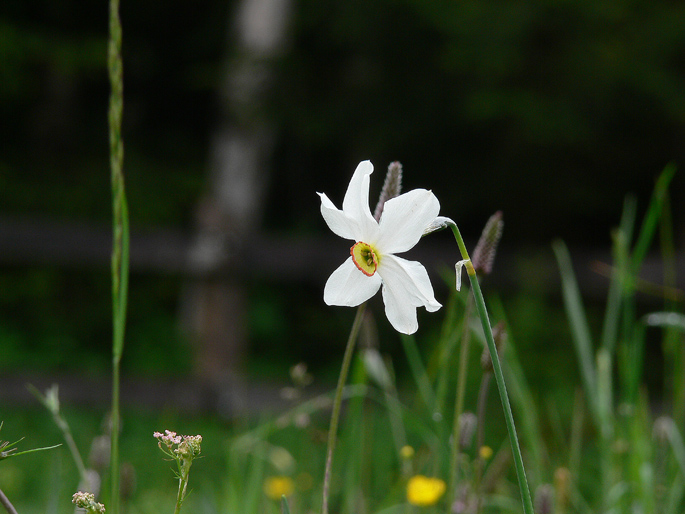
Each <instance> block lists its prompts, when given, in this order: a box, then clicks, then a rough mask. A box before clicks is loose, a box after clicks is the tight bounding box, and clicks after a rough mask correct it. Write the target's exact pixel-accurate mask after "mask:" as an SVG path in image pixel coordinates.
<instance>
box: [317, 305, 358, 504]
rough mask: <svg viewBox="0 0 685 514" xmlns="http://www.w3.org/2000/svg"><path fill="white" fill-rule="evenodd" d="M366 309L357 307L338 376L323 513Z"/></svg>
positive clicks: (330, 433)
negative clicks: (351, 368) (356, 346)
mask: <svg viewBox="0 0 685 514" xmlns="http://www.w3.org/2000/svg"><path fill="white" fill-rule="evenodd" d="M365 310H366V303H362V304H361V305H360V306H359V307H358V308H357V315H356V316H355V318H354V322H353V323H352V330H350V336H349V337H348V339H347V346H346V347H345V355H344V356H343V362H342V367H341V368H340V376H339V377H338V386H337V387H336V389H335V398H334V399H333V412H332V413H331V425H330V428H329V429H328V448H327V451H326V469H325V471H324V478H323V501H322V505H321V513H322V514H328V494H329V489H330V485H331V467H332V465H333V451H334V450H335V443H336V440H337V436H338V421H339V419H340V406H341V404H342V396H343V388H344V387H345V382H347V374H348V372H349V370H350V363H351V362H352V355H353V354H354V344H355V342H356V340H357V336H358V335H359V329H360V328H361V325H362V320H363V319H364V311H365Z"/></svg>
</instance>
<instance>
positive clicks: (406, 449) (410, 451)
mask: <svg viewBox="0 0 685 514" xmlns="http://www.w3.org/2000/svg"><path fill="white" fill-rule="evenodd" d="M400 456H401V457H402V458H403V459H405V460H409V459H411V458H412V457H413V456H414V448H412V447H411V446H409V445H406V446H403V447H402V449H401V450H400Z"/></svg>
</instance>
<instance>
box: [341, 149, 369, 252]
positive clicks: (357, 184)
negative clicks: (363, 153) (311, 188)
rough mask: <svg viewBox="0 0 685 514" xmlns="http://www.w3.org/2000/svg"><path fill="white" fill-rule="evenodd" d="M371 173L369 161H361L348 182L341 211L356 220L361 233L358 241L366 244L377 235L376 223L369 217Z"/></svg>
mask: <svg viewBox="0 0 685 514" xmlns="http://www.w3.org/2000/svg"><path fill="white" fill-rule="evenodd" d="M371 173H373V164H371V161H362V162H360V163H359V164H358V165H357V169H356V170H354V175H352V179H351V180H350V184H349V185H348V186H347V191H346V192H345V198H344V199H343V206H342V210H343V212H344V213H345V215H347V216H348V217H350V218H351V219H353V220H356V221H357V223H359V226H360V227H361V230H362V233H361V234H360V235H359V240H360V241H364V242H367V243H370V242H373V241H370V240H371V239H373V240H374V241H375V239H376V237H377V234H378V223H377V222H376V220H375V219H374V218H373V216H372V215H371V209H369V181H370V175H371Z"/></svg>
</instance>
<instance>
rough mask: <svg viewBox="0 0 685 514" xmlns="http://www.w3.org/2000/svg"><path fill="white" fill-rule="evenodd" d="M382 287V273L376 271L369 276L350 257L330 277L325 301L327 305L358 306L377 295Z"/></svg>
mask: <svg viewBox="0 0 685 514" xmlns="http://www.w3.org/2000/svg"><path fill="white" fill-rule="evenodd" d="M380 287H381V277H380V275H379V274H378V273H374V274H373V275H372V276H370V277H367V276H366V275H364V274H363V273H362V272H361V271H359V270H358V269H357V267H356V266H355V265H354V262H352V257H350V258H348V259H347V260H346V261H345V262H343V263H342V264H341V265H340V266H339V267H338V269H336V270H335V271H334V272H333V273H332V274H331V276H330V277H328V281H327V282H326V287H324V291H323V301H324V302H326V305H341V306H344V307H356V306H357V305H359V304H361V303H363V302H365V301H366V300H368V299H369V298H371V297H372V296H373V295H375V294H376V293H377V292H378V289H379V288H380Z"/></svg>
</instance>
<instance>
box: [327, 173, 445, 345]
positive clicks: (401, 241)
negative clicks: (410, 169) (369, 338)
mask: <svg viewBox="0 0 685 514" xmlns="http://www.w3.org/2000/svg"><path fill="white" fill-rule="evenodd" d="M371 173H373V165H372V164H371V162H369V161H363V162H360V163H359V165H358V166H357V169H356V170H355V172H354V175H353V176H352V180H351V181H350V184H349V186H348V187H347V192H346V193H345V198H344V199H343V205H342V210H340V209H338V208H336V207H335V205H334V204H333V202H331V200H329V199H328V197H327V196H326V195H325V194H323V193H319V196H320V197H321V214H322V215H323V218H324V220H325V221H326V223H327V224H328V227H329V228H330V229H331V230H332V231H333V232H334V233H335V234H337V235H339V236H340V237H342V238H345V239H350V240H352V241H355V244H354V245H353V246H352V248H351V249H350V257H349V258H348V259H347V260H346V261H345V262H343V264H342V265H341V266H340V267H339V268H338V269H336V270H335V271H334V272H333V274H332V275H331V276H330V277H329V279H328V281H327V282H326V287H325V288H324V294H323V298H324V301H325V302H326V304H328V305H341V306H347V307H356V306H357V305H360V304H361V303H363V302H365V301H366V300H368V299H369V298H371V297H372V296H373V295H375V294H376V293H377V292H378V290H379V289H380V288H381V285H382V286H383V302H384V303H385V314H386V315H387V317H388V320H389V321H390V323H391V324H392V326H393V327H394V328H395V330H397V331H398V332H402V333H404V334H413V333H414V332H416V330H417V329H418V326H419V324H418V321H417V317H416V309H417V308H418V307H425V308H426V310H428V311H429V312H434V311H437V310H438V309H439V308H440V307H441V305H440V303H438V302H437V301H436V300H435V296H434V293H433V287H432V286H431V283H430V279H429V278H428V273H427V272H426V268H424V267H423V265H422V264H421V263H419V262H416V261H408V260H406V259H402V258H401V257H397V256H396V255H395V254H396V253H402V252H406V251H407V250H410V249H411V248H413V247H414V246H415V245H416V243H418V242H419V239H421V236H422V235H423V234H424V232H425V230H426V229H427V227H429V226H430V224H431V223H432V222H433V220H435V218H436V216H437V215H438V212H439V211H440V202H438V199H437V198H436V197H435V195H434V194H433V193H432V192H431V191H427V190H425V189H414V190H412V191H409V192H407V193H404V194H401V195H399V196H397V197H395V198H392V199H390V200H388V201H387V202H385V204H384V206H383V211H382V214H381V217H380V220H379V221H376V219H374V217H373V216H372V215H371V210H370V209H369V176H370V175H371Z"/></svg>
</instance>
